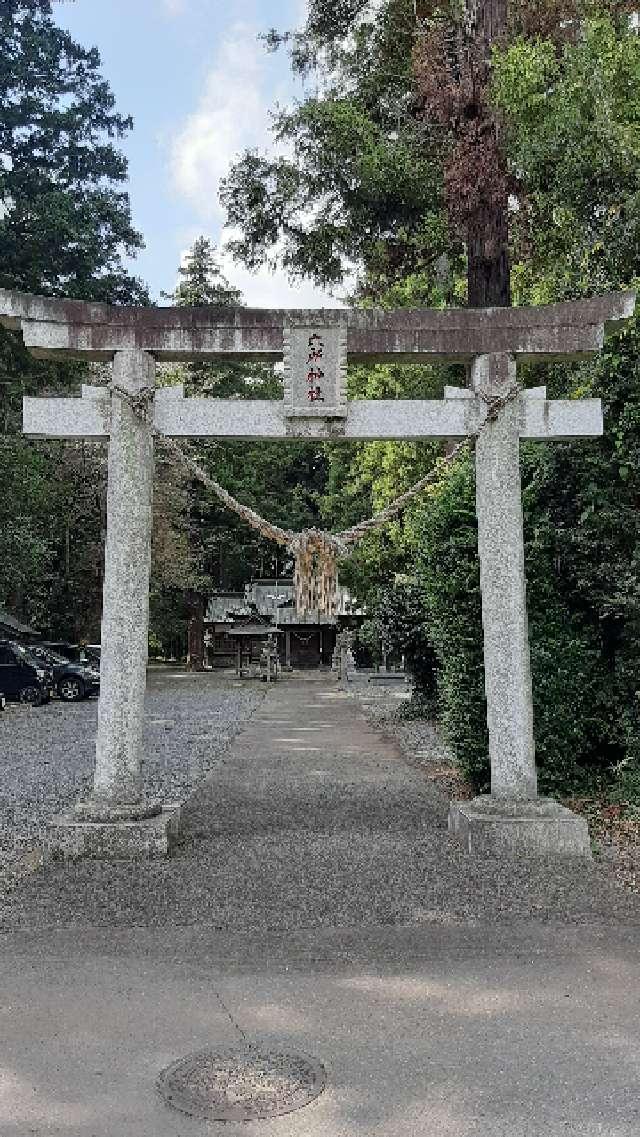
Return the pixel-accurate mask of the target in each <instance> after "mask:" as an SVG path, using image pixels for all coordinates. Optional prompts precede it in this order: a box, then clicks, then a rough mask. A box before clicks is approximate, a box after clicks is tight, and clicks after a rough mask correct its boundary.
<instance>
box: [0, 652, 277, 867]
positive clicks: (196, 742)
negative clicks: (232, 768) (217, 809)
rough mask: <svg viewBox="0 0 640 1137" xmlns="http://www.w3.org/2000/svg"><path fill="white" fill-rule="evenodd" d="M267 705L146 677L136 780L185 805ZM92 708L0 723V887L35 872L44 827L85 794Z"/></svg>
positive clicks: (238, 692) (228, 683)
mask: <svg viewBox="0 0 640 1137" xmlns="http://www.w3.org/2000/svg"><path fill="white" fill-rule="evenodd" d="M263 698H264V690H263V689H262V688H261V687H260V686H258V685H257V684H253V685H251V686H249V685H244V686H242V687H240V686H238V685H236V684H235V683H234V682H233V681H232V680H229V679H227V678H225V677H224V676H220V675H216V674H211V673H207V674H205V675H193V674H187V673H184V672H168V671H164V670H154V669H151V670H150V673H149V683H148V690H147V699H146V716H145V734H144V740H145V745H144V752H145V761H144V763H143V779H144V785H145V791H146V793H147V794H148V795H149V797H152V798H154V797H160V798H162V800H163V801H183V800H184V799H185V798H187V797H188V796H189V795H190V794H191V792H192V791H193V789H194V787H196V786H197V785H198V784H199V783H200V782H201V781H202V780H203V779H204V778H205V777H206V776H207V774H209V773H210V772H211V771H212V770H214V769H215V767H216V764H217V763H218V762H219V760H220V756H221V755H222V754H223V753H224V751H225V750H226V749H227V747H228V745H229V742H230V741H231V739H232V738H233V737H234V735H235V734H236V733H237V731H238V729H239V728H240V727H241V726H242V724H243V723H244V722H245V720H246V719H247V718H248V717H249V716H250V715H251V714H253V712H254V711H255V709H256V707H258V706H259V705H260V703H261V702H262V700H263ZM97 713H98V700H97V699H89V700H83V701H82V702H80V703H62V702H60V701H59V700H57V699H54V700H52V702H51V703H49V704H48V705H47V706H44V707H37V708H30V707H23V706H20V705H17V704H9V706H8V708H7V710H6V712H5V713H4V715H2V716H1V717H0V886H1V885H2V884H3V883H4V885H5V887H6V886H7V885H9V884H10V882H11V879H12V878H13V877H14V876H15V875H16V874H18V875H21V874H22V872H23V871H29V870H30V869H31V868H32V867H33V865H34V864H35V863H37V859H38V858H37V854H36V853H35V851H34V850H35V849H36V847H37V846H38V843H39V841H40V840H41V838H42V835H43V831H44V829H45V827H46V824H47V822H48V821H49V820H50V819H51V818H52V817H53V816H54V814H56V813H58V812H59V811H60V810H61V809H63V808H64V807H66V806H68V805H70V804H71V803H72V802H74V801H76V800H78V799H79V798H81V797H82V796H83V795H84V794H85V793H86V792H87V791H89V790H90V788H91V783H92V777H93V764H94V758H95V735H96V729H97Z"/></svg>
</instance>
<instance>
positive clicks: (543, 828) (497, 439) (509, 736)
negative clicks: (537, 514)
mask: <svg viewBox="0 0 640 1137" xmlns="http://www.w3.org/2000/svg"><path fill="white" fill-rule="evenodd" d="M471 379H472V382H471V391H469V392H466V391H465V392H464V393H463V392H459V394H458V397H461V396H462V397H467V398H469V399H473V400H474V401H476V400H478V399H479V400H481V401H482V400H486V399H487V398H489V399H502V398H504V397H505V396H507V397H508V394H509V392H512V391H514V389H515V385H516V361H515V359H514V357H513V356H512V355H509V354H504V353H501V354H494V355H483V356H478V357H476V359H475V360H474V362H473V364H472V371H471ZM536 396H537V397H538V398H539V397H540V396H542V398H543V399H545V404H546V405H547V406H548V404H547V403H546V391H545V390H544V389H543V388H540V389H538V390H536V391H533V390H531V391H525V392H523V394H522V395H520V396H519V397H517V398H514V399H513V400H512V401H510V402H507V403H505V405H503V406H502V407H501V408H500V410H499V411H498V413H497V414H496V416H495V418H494V419H489V420H488V421H487V422H486V423H485V425H484V427H483V429H482V430H481V432H480V435H479V437H478V439H477V442H476V515H477V520H478V553H479V559H480V587H481V593H482V625H483V634H484V672H485V693H486V698H487V726H488V732H489V757H490V761H491V793H490V794H486V795H483V796H481V797H478V798H475V799H474V800H473V801H471V802H456V803H453V804H452V805H451V808H450V812H449V829H450V831H451V832H452V833H453V834H454V835H455V836H457V837H458V838H459V839H460V840H461V841H462V843H463V844H464V846H465V847H466V849H467V850H468V852H470V853H471V852H476V853H492V852H506V853H518V854H520V853H523V852H524V853H528V854H532V855H536V854H537V855H540V856H544V855H545V854H548V855H557V854H558V853H560V854H565V855H573V856H581V857H590V856H591V846H590V841H589V831H588V827H587V823H586V821H585V819H584V818H582V817H579V816H578V815H577V814H575V813H572V812H571V810H569V809H565V808H564V807H563V806H561V805H559V803H558V802H556V801H553V800H552V799H551V798H543V797H538V787H537V773H536V760H535V742H534V727H533V691H532V683H531V665H530V653H529V633H528V621H527V596H526V577H525V562H524V533H523V513H522V495H521V480H520V437H521V433H522V427H523V416H524V412H525V409H526V404H527V403H529V406H532V405H533V403H534V400H536ZM583 405H584V404H583ZM574 406H575V404H574ZM578 406H579V403H578V404H577V406H576V409H577V408H578ZM585 410H586V407H585ZM597 418H598V420H599V421H598V423H597V424H596V425H597V433H602V412H601V410H600V408H599V407H598V415H597ZM580 434H582V435H583V436H584V437H588V436H593V434H594V417H593V408H589V412H588V413H587V414H586V415H585V422H584V429H583V430H582V431H581V430H580V429H579V427H577V424H575V423H574V437H577V436H579V435H580ZM562 436H563V431H562V423H561V422H559V423H558V426H557V429H556V430H550V431H549V432H548V434H547V438H548V439H549V440H550V439H551V438H554V437H555V438H556V439H558V440H560V439H561V438H562Z"/></svg>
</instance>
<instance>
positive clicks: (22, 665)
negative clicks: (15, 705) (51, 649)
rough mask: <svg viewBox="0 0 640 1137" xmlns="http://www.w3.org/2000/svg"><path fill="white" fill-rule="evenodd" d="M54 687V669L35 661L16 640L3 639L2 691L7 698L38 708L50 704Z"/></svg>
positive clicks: (0, 661) (0, 662)
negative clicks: (43, 704) (42, 704)
mask: <svg viewBox="0 0 640 1137" xmlns="http://www.w3.org/2000/svg"><path fill="white" fill-rule="evenodd" d="M53 688H54V678H53V670H52V668H51V666H50V665H49V664H47V663H45V661H44V660H41V659H36V658H35V656H33V655H31V654H30V653H29V651H28V649H27V648H25V647H23V646H22V644H19V643H16V642H15V641H14V640H0V691H2V693H3V694H4V695H5V696H6V698H7V699H18V700H19V701H20V702H21V703H31V705H32V706H34V707H39V706H40V704H41V703H48V701H49V699H50V698H51V695H52V693H53Z"/></svg>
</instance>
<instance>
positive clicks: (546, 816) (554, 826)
mask: <svg viewBox="0 0 640 1137" xmlns="http://www.w3.org/2000/svg"><path fill="white" fill-rule="evenodd" d="M449 832H450V833H451V834H452V836H453V837H455V838H456V839H457V840H458V841H460V843H461V844H462V845H463V846H464V848H465V849H466V850H467V852H468V853H479V854H489V855H491V854H496V853H498V854H500V853H503V854H506V855H510V856H533V857H536V856H537V857H544V856H563V857H588V858H589V859H590V858H591V844H590V841H589V830H588V827H587V823H586V821H585V819H584V818H583V817H579V816H578V814H576V813H572V812H571V810H570V809H565V808H564V806H562V805H559V804H558V802H556V801H553V800H552V799H551V798H535V799H534V800H532V801H515V800H508V799H501V798H493V797H491V795H490V794H486V795H483V796H482V797H477V798H474V799H473V801H459V802H452V804H451V806H450V809H449Z"/></svg>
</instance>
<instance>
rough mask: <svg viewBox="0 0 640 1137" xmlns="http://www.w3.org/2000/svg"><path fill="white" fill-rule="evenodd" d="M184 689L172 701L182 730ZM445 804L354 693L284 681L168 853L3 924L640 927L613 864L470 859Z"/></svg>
mask: <svg viewBox="0 0 640 1137" xmlns="http://www.w3.org/2000/svg"><path fill="white" fill-rule="evenodd" d="M175 685H177V681H174V686H175ZM183 692H184V688H183V689H182V690H176V691H175V693H174V695H172V696H171V701H169V699H167V704H168V705H170V706H171V718H172V721H173V719H174V718H175V713H176V707H180V706H181V700H182V699H184V698H185V695H184V693H183ZM245 697H246V696H245ZM187 698H188V695H187ZM201 700H202V693H201V692H198V694H197V696H196V697H195V702H194V703H193V704H192V712H193V713H194V714H195V713H198V712H197V707H198V705H200V706H201V707H202V703H201ZM215 706H216V708H217V709H219V704H218V703H217V702H215ZM165 713H166V712H165ZM204 713H205V712H204V711H203V714H204ZM196 734H197V729H196V728H192V730H191V737H193V736H195V735H196ZM190 746H191V743H190V742H189V740H188V739H186V738H185V737H184V735H183V734H182V732H181V734H180V747H181V749H182V750H184V753H185V754H186V753H187V751H188V750H189V748H190ZM447 808H448V795H447V794H446V793H444V792H443V791H442V789H441V788H440V787H438V785H437V784H435V783H434V781H432V780H431V779H428V778H425V777H424V773H423V772H422V771H421V770H418V769H416V768H412V767H411V766H408V765H407V764H406V763H405V761H403V758H402V756H401V754H400V752H399V749H398V747H397V745H396V744H395V743H394V742H392V741H390V740H389V739H386V738H385V737H384V736H383V735H381V734H380V733H379V732H377V731H374V729H373V728H372V727H371V726H370V725H369V724H368V723H367V722H366V720H365V719H364V717H363V715H362V712H361V710H360V708H359V707H358V704H357V702H356V701H355V700H354V699H352V698H349V697H347V696H346V695H344V694H341V693H340V692H338V691H337V689H336V686H335V684H334V683H331V681H329V680H327V679H323V678H318V679H317V680H316V681H315V682H313V681H309V680H305V681H297V680H296V679H295V678H294V679H287V680H285V681H283V682H282V683H280V684H278V685H277V687H276V688H275V689H274V690H272V691H270V692H269V694H268V696H267V698H266V700H265V702H264V703H263V704H262V707H261V709H260V712H259V713H258V714H256V715H254V716H253V718H252V719H251V721H250V722H249V723H248V724H247V726H246V727H245V729H244V730H243V731H242V733H241V734H240V735H239V737H238V738H236V740H235V741H234V743H233V744H232V746H231V747H230V748H229V749H228V750H227V751H226V753H225V754H224V755H223V756H222V757H221V759H220V761H219V762H217V763H215V762H214V765H213V772H212V775H211V776H210V777H208V778H207V779H206V780H205V781H203V782H201V783H200V784H199V786H198V787H197V789H196V792H195V793H194V794H193V796H192V798H191V800H190V801H189V803H188V804H187V806H186V807H185V810H184V835H183V839H182V842H181V844H180V845H179V846H178V848H177V849H176V851H175V855H174V856H173V857H172V858H170V859H167V860H164V861H155V862H141V863H138V864H127V863H123V862H121V863H115V864H113V863H112V864H105V863H95V862H94V863H92V862H87V861H84V862H78V863H77V864H75V865H60V864H51V865H48V866H46V868H45V870H44V871H43V872H38V873H35V874H32V875H31V876H29V877H28V878H26V879H25V880H23V881H21V882H20V884H19V886H18V887H17V888H16V889H15V890H14V891H13V893H12V895H11V896H10V897H9V898H8V900H7V904H6V908H5V912H4V919H0V926H1V927H4V928H5V929H8V928H17V927H29V928H38V927H55V926H58V927H70V926H82V925H94V926H95V925H98V926H103V927H104V926H106V927H117V926H120V927H126V926H136V927H140V926H147V927H161V926H175V925H195V924H197V925H201V926H206V927H209V928H215V929H224V930H232V931H235V932H241V933H250V932H262V931H264V932H267V931H274V932H278V933H287V932H291V933H293V932H295V931H297V930H299V929H305V928H314V927H343V928H345V927H351V928H354V927H361V928H366V927H367V926H374V925H377V926H380V925H386V924H388V925H393V924H405V925H411V924H425V923H431V924H434V923H435V924H438V923H439V924H458V923H468V922H482V921H491V922H495V921H503V922H507V923H509V922H513V921H516V920H521V919H529V918H532V917H533V918H534V919H537V920H541V919H542V920H549V921H553V922H558V921H559V922H561V923H562V922H564V923H576V924H585V923H598V922H603V921H604V922H605V923H607V924H610V923H611V922H612V921H616V922H617V923H632V924H640V898H638V897H637V896H634V895H633V894H631V893H628V892H625V891H623V890H622V889H619V888H618V887H617V886H616V884H615V882H614V881H613V880H612V878H611V875H610V874H608V873H607V872H606V871H604V870H603V867H602V865H600V864H598V863H597V862H594V863H592V864H590V863H588V862H584V861H577V862H575V861H571V860H561V859H558V860H552V859H543V858H540V859H538V860H536V859H526V860H524V859H523V860H521V861H515V860H509V859H500V858H472V857H469V856H468V855H467V854H466V853H465V852H464V851H463V850H462V849H461V848H460V847H459V846H458V845H457V843H456V842H455V841H453V840H452V839H451V838H450V837H449V836H448V834H447V830H446V819H447Z"/></svg>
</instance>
